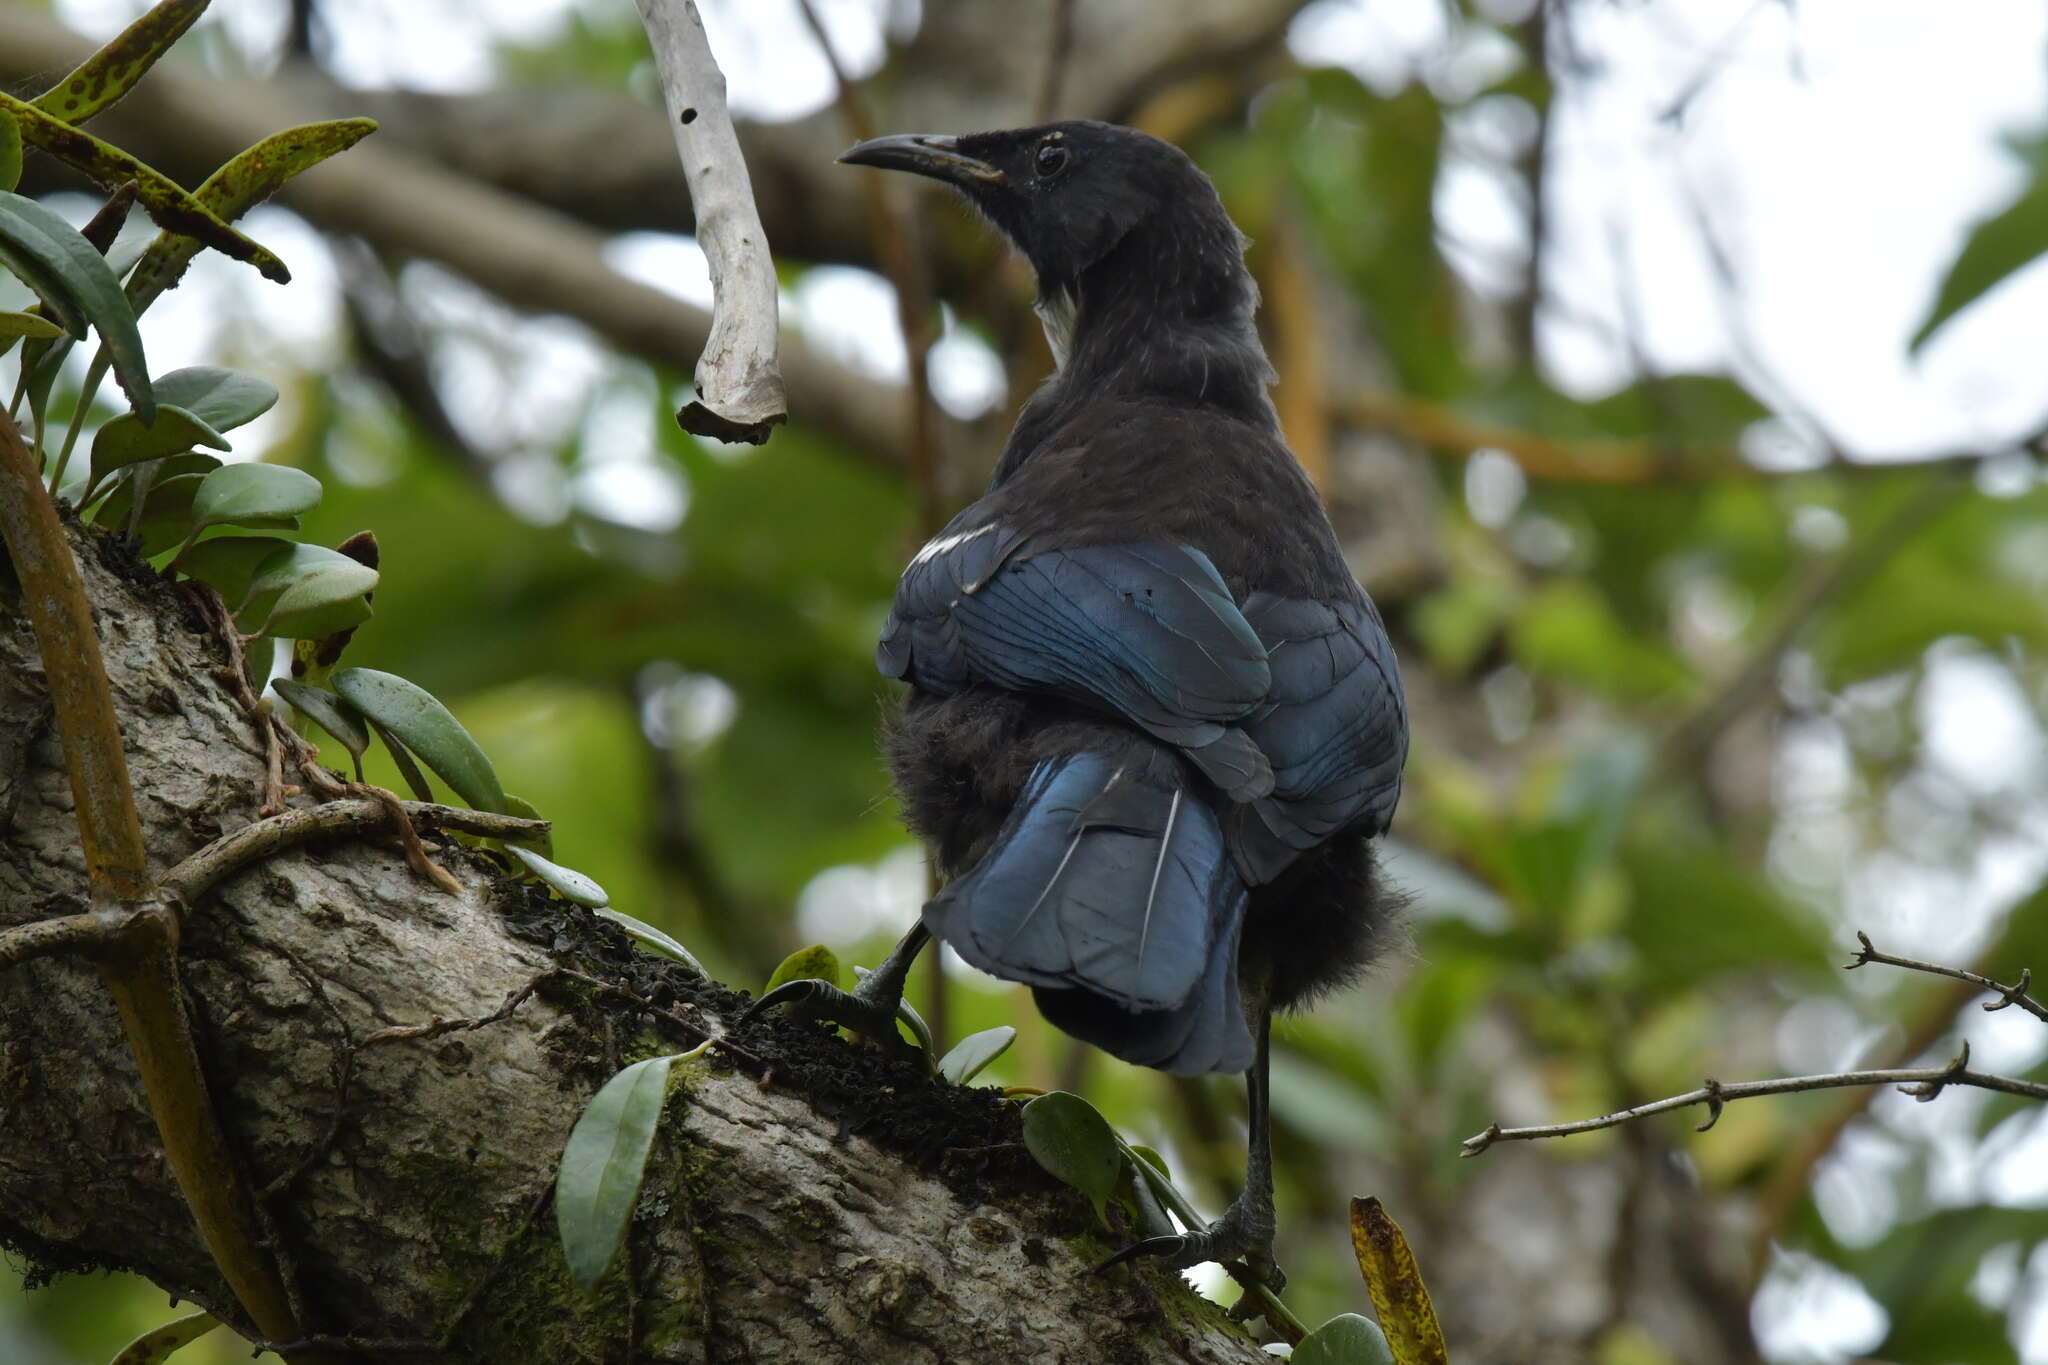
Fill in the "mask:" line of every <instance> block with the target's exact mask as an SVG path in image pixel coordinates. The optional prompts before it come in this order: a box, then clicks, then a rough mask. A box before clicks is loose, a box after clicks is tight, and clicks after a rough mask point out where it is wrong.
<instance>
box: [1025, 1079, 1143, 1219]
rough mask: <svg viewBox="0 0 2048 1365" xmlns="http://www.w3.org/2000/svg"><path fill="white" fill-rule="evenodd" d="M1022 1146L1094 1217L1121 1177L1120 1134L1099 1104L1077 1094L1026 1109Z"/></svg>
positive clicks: (1057, 1095)
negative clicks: (1082, 1199) (1069, 1188)
mask: <svg viewBox="0 0 2048 1365" xmlns="http://www.w3.org/2000/svg"><path fill="white" fill-rule="evenodd" d="M1024 1145H1025V1147H1027V1148H1028V1149H1030V1152H1031V1155H1032V1156H1033V1157H1034V1158H1035V1159H1036V1160H1037V1162H1038V1164H1039V1165H1040V1166H1043V1167H1044V1168H1045V1169H1046V1171H1047V1172H1048V1173H1050V1174H1051V1175H1052V1176H1053V1177H1055V1178H1056V1179H1058V1180H1061V1181H1063V1182H1065V1183H1066V1184H1069V1185H1072V1186H1073V1187H1074V1188H1075V1189H1077V1190H1079V1191H1080V1192H1081V1193H1082V1194H1084V1195H1086V1196H1088V1202H1089V1203H1090V1204H1093V1205H1094V1206H1095V1216H1096V1217H1097V1218H1103V1219H1105V1221H1106V1218H1107V1215H1106V1214H1105V1212H1104V1206H1105V1204H1106V1203H1107V1202H1108V1200H1109V1196H1110V1195H1111V1194H1112V1193H1114V1192H1115V1190H1116V1182H1117V1177H1118V1176H1119V1175H1121V1174H1122V1173H1123V1153H1122V1152H1120V1151H1118V1150H1117V1141H1116V1133H1115V1131H1114V1130H1112V1129H1111V1128H1110V1126H1109V1121H1108V1120H1107V1119H1105V1118H1103V1117H1102V1115H1101V1114H1100V1113H1098V1112H1096V1109H1095V1106H1094V1105H1092V1104H1090V1103H1088V1101H1086V1100H1084V1099H1082V1098H1081V1097H1080V1096H1079V1095H1074V1094H1069V1093H1068V1092H1067V1091H1064V1090H1055V1091H1053V1092H1052V1093H1051V1094H1049V1095H1040V1096H1039V1097H1038V1098H1037V1099H1035V1100H1033V1101H1031V1103H1029V1104H1027V1105H1025V1106H1024Z"/></svg>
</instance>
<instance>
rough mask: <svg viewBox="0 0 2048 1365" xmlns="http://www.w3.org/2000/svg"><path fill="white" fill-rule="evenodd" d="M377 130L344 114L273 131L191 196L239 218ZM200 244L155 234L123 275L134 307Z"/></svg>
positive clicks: (178, 272)
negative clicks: (126, 275)
mask: <svg viewBox="0 0 2048 1365" xmlns="http://www.w3.org/2000/svg"><path fill="white" fill-rule="evenodd" d="M376 130H377V124H376V121H375V120H374V119H366V118H349V119H335V120H333V121H331V122H327V123H307V124H302V125H300V126H299V127H296V128H287V129H285V130H284V131H283V132H281V133H273V134H271V135H270V136H269V137H267V138H264V139H263V140H262V141H261V142H259V143H257V144H256V145H255V146H253V147H250V148H248V149H247V150H245V151H242V152H240V153H238V154H237V155H236V156H234V157H233V158H232V159H230V160H229V161H228V163H227V164H226V165H224V166H222V167H221V168H220V169H219V170H217V171H215V172H214V173H213V174H212V175H210V176H208V177H207V178H206V181H205V183H203V184H202V185H200V187H199V188H198V189H197V190H195V191H194V192H193V195H192V197H193V198H194V199H196V200H198V201H199V203H201V204H202V205H204V206H205V207H207V208H209V209H211V210H212V211H213V212H214V213H216V214H218V215H219V216H220V217H221V218H222V219H223V220H233V219H235V218H239V217H241V216H242V215H243V214H244V213H247V212H248V211H249V210H250V209H251V208H254V207H255V206H256V205H258V204H260V203H262V202H263V201H264V200H265V199H268V198H269V197H270V196H271V195H273V194H275V193H277V191H278V190H279V189H280V188H281V187H282V186H283V185H284V183H285V182H286V181H287V180H289V179H291V178H292V177H293V176H295V175H297V174H298V173H299V172H300V171H303V170H305V169H306V168H307V167H309V166H315V165H318V164H319V163H320V162H322V161H325V160H326V159H327V158H328V157H330V156H333V155H334V154H335V153H336V152H342V151H346V150H348V149H349V148H350V147H353V146H355V144H356V143H358V142H360V141H362V140H363V139H364V138H365V137H368V136H369V135H370V134H371V133H373V132H375V131H376ZM202 245H204V243H202V242H200V241H199V240H198V239H196V238H194V237H190V236H186V235H184V234H182V233H179V232H172V231H168V230H167V231H165V232H163V233H160V234H159V235H158V236H157V239H156V240H155V241H154V242H151V243H150V245H149V249H148V250H147V251H145V252H144V253H143V255H142V260H141V261H140V262H139V263H138V264H137V265H136V267H135V272H134V273H133V274H132V275H130V276H129V278H128V297H129V298H130V299H131V300H132V301H133V302H134V305H135V311H136V312H138V313H139V312H141V311H142V310H143V309H145V308H147V307H148V306H149V305H150V303H151V302H152V301H153V300H155V299H156V297H157V296H158V295H160V294H162V293H163V292H164V291H165V290H167V289H170V288H172V287H173V286H174V285H176V284H177V283H178V280H179V279H180V278H181V277H182V276H183V275H184V273H185V268H186V267H187V266H189V265H190V264H191V263H192V258H193V257H194V256H196V255H198V254H199V250H200V248H201V246H202Z"/></svg>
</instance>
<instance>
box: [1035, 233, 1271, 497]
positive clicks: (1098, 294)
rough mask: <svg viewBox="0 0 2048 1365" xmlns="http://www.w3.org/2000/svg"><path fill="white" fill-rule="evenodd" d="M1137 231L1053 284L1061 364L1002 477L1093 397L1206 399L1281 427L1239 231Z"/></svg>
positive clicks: (1047, 322)
mask: <svg viewBox="0 0 2048 1365" xmlns="http://www.w3.org/2000/svg"><path fill="white" fill-rule="evenodd" d="M1210 236H1211V237H1212V238H1213V240H1194V241H1191V240H1188V237H1189V234H1187V233H1185V232H1184V233H1182V234H1180V236H1179V237H1178V238H1177V239H1176V238H1175V237H1174V236H1173V235H1171V234H1166V235H1164V239H1163V240H1162V234H1160V233H1158V232H1151V233H1140V232H1134V233H1132V234H1131V235H1130V236H1128V237H1126V238H1125V239H1124V240H1123V241H1122V242H1121V243H1119V244H1118V246H1117V247H1116V249H1115V250H1113V251H1111V252H1110V253H1109V254H1108V255H1107V256H1105V257H1104V258H1103V259H1102V260H1101V261H1099V262H1097V263H1096V264H1095V265H1094V266H1093V267H1091V268H1090V269H1088V270H1087V271H1085V272H1083V273H1082V274H1081V276H1080V277H1079V278H1078V279H1076V280H1073V281H1071V282H1068V283H1064V284H1052V285H1050V286H1049V287H1048V288H1047V289H1046V290H1045V291H1044V292H1043V293H1042V294H1041V297H1040V299H1039V303H1038V315H1039V320H1040V322H1041V323H1043V324H1044V327H1045V334H1046V341H1047V342H1048V344H1049V345H1050V346H1051V347H1052V352H1053V360H1054V363H1055V364H1056V365H1057V367H1058V368H1057V370H1056V371H1055V373H1054V374H1053V376H1052V377H1051V379H1049V380H1048V381H1047V382H1046V384H1045V385H1044V387H1042V388H1041V389H1040V390H1039V391H1038V393H1037V394H1035V395H1034V396H1033V397H1032V399H1031V401H1030V402H1029V403H1028V404H1026V405H1025V409H1024V411H1023V413H1022V414H1020V416H1019V418H1018V421H1017V426H1016V428H1015V430H1013V431H1012V432H1011V434H1010V441H1009V444H1008V446H1007V447H1006V448H1005V450H1004V452H1003V459H1002V463H1001V464H1000V465H999V466H998V469H997V481H998V482H1000V481H1001V480H1002V479H1003V478H1004V477H1005V476H1007V475H1008V474H1009V473H1011V472H1014V470H1015V469H1016V468H1017V467H1018V466H1019V465H1021V464H1022V463H1023V462H1024V461H1025V460H1026V459H1028V458H1029V457H1030V455H1031V454H1032V453H1033V452H1034V451H1035V450H1036V449H1037V447H1038V445H1039V444H1040V443H1041V442H1042V441H1044V440H1045V439H1047V438H1049V437H1050V436H1052V435H1053V434H1054V432H1056V431H1057V430H1058V428H1059V427H1060V426H1062V425H1064V419H1065V418H1066V417H1067V416H1068V415H1070V414H1071V413H1072V412H1073V411H1075V410H1076V409H1078V408H1079V407H1080V406H1081V405H1082V404H1085V403H1089V402H1095V401H1099V400H1103V399H1112V400H1115V399H1121V400H1125V401H1139V402H1144V401H1150V402H1164V403H1171V404H1174V405H1175V406H1180V407H1202V408H1209V409H1213V410H1215V411H1216V412H1217V413H1218V414H1219V415H1221V416H1227V417H1231V418H1234V419H1236V420H1238V421H1243V422H1249V423H1252V424H1253V425H1255V426H1258V427H1260V428H1262V429H1265V430H1268V431H1273V432H1276V433H1277V431H1278V430H1279V419H1278V418H1277V417H1276V416H1275V414H1274V411H1273V404H1272V402H1271V400H1270V399H1268V398H1267V397H1266V387H1267V385H1269V384H1271V383H1272V382H1273V367H1272V365H1271V363H1270V362H1269V361H1268V360H1267V359H1266V351H1265V347H1264V346H1262V345H1261V344H1260V343H1259V334H1258V331H1257V329H1256V327H1254V325H1253V321H1252V319H1253V315H1254V314H1255V312H1256V311H1257V309H1258V302H1259V291H1258V286H1257V285H1256V284H1254V283H1253V281H1252V277H1251V274H1250V272H1249V271H1247V270H1246V269H1245V268H1244V264H1243V258H1242V254H1241V248H1240V246H1239V242H1238V239H1237V235H1236V231H1235V229H1231V230H1230V235H1229V237H1228V238H1227V239H1224V238H1222V237H1221V236H1220V235H1218V234H1214V233H1212V234H1210Z"/></svg>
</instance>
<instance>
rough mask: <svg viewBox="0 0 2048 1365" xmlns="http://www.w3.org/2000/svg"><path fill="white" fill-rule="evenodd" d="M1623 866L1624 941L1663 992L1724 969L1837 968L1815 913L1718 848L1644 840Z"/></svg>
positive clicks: (1629, 850) (1628, 851)
mask: <svg viewBox="0 0 2048 1365" xmlns="http://www.w3.org/2000/svg"><path fill="white" fill-rule="evenodd" d="M1621 863H1622V867H1623V869H1624V870H1625V872H1626V873H1627V875H1628V879H1629V884H1630V887H1631V890H1632V895H1631V899H1630V906H1629V919H1628V929H1627V935H1628V942H1629V945H1630V946H1631V947H1633V948H1634V949H1635V951H1636V953H1637V955H1638V957H1639V958H1640V960H1641V962H1642V964H1643V967H1644V969H1645V971H1646V973H1647V974H1648V976H1649V977H1650V979H1651V981H1652V982H1653V983H1654V984H1656V985H1658V986H1660V987H1663V988H1666V989H1673V990H1683V989H1686V988H1689V987H1693V986H1697V985H1698V984H1699V983H1700V982H1702V981H1704V980H1705V979H1706V978H1708V977H1710V976H1713V975H1714V974H1715V973H1718V972H1727V971H1754V970H1758V969H1778V970H1783V971H1792V972H1798V973H1811V974H1816V975H1831V974H1832V973H1833V970H1834V968H1835V966H1836V965H1838V964H1836V962H1835V956H1836V953H1835V951H1834V949H1833V948H1832V946H1831V944H1830V943H1829V939H1828V935H1827V932H1826V930H1825V928H1824V927H1823V925H1822V924H1821V922H1820V920H1819V917H1818V916H1816V915H1815V914H1814V912H1813V911H1812V910H1810V909H1808V908H1807V907H1806V906H1804V905H1801V904H1799V903H1798V902H1796V901H1793V900H1791V899H1789V898H1787V897H1786V896H1784V895H1782V894H1780V893H1779V892H1778V891H1777V889H1776V888H1774V887H1772V886H1771V885H1770V884H1769V882H1767V881H1766V880H1765V879H1764V878H1763V877H1762V876H1760V875H1759V874H1757V873H1755V872H1752V871H1750V870H1749V869H1747V868H1745V867H1743V866H1741V865H1740V864H1738V863H1735V862H1732V861H1730V860H1729V859H1728V858H1727V856H1726V855H1725V854H1723V853H1721V852H1720V851H1719V850H1717V849H1714V848H1711V847H1708V846H1704V845H1700V846H1686V845H1682V844H1678V843H1676V842H1674V841H1672V840H1671V839H1668V838H1664V839H1655V838H1643V839H1640V840H1636V841H1632V842H1631V843H1630V844H1629V846H1628V847H1626V848H1624V849H1623V850H1622V853H1621Z"/></svg>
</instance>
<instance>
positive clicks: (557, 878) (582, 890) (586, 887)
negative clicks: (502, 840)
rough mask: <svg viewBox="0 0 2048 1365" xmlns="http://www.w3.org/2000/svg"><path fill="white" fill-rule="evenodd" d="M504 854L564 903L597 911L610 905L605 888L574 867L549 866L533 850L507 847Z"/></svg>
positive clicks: (516, 846)
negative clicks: (518, 862) (543, 883)
mask: <svg viewBox="0 0 2048 1365" xmlns="http://www.w3.org/2000/svg"><path fill="white" fill-rule="evenodd" d="M505 851H506V852H507V853H509V854H511V855H512V856H513V857H514V858H517V859H518V860H519V861H520V862H521V863H522V864H524V866H525V868H526V870H527V871H528V872H531V873H532V874H533V875H534V876H536V877H538V878H540V879H541V880H542V881H544V882H546V883H547V884H548V888H549V889H550V890H552V891H553V892H554V893H555V894H556V895H558V896H560V897H561V898H562V899H563V900H566V901H574V902H575V903H576V904H578V905H587V906H589V907H590V908H591V909H593V910H596V909H599V908H601V907H603V906H606V905H609V904H611V899H612V898H611V897H610V896H607V895H606V894H605V891H604V888H603V887H601V886H599V885H598V884H597V883H596V882H595V881H593V880H591V879H590V878H589V877H586V876H584V875H583V874H582V873H581V872H578V871H577V870H576V869H575V868H573V867H563V866H562V865H561V864H560V863H556V862H550V861H548V860H547V859H546V858H543V857H541V856H540V854H538V853H535V852H534V851H533V850H532V849H530V848H521V847H520V846H519V845H517V844H507V845H505Z"/></svg>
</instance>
